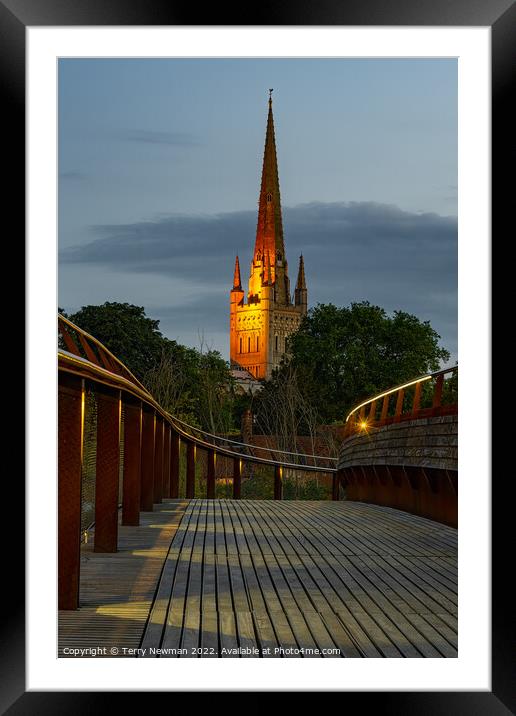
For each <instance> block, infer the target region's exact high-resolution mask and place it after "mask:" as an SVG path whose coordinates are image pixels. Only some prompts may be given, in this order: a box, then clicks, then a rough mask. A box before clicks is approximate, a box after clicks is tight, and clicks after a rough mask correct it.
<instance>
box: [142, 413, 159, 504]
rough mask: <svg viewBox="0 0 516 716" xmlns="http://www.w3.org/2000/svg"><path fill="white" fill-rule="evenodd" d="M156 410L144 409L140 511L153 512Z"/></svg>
mask: <svg viewBox="0 0 516 716" xmlns="http://www.w3.org/2000/svg"><path fill="white" fill-rule="evenodd" d="M155 424H156V417H155V415H154V410H148V409H147V410H146V409H145V408H144V409H143V420H142V461H141V493H140V509H142V510H145V511H146V512H152V509H153V503H154V434H155V426H156V425H155Z"/></svg>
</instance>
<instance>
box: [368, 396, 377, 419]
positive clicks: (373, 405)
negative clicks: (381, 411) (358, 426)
mask: <svg viewBox="0 0 516 716" xmlns="http://www.w3.org/2000/svg"><path fill="white" fill-rule="evenodd" d="M375 414H376V400H373V401H372V403H371V407H370V408H369V415H368V416H367V422H368V423H369V424H371V423H373V422H374V418H375Z"/></svg>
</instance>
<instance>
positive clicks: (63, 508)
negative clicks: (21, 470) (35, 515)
mask: <svg viewBox="0 0 516 716" xmlns="http://www.w3.org/2000/svg"><path fill="white" fill-rule="evenodd" d="M83 406H84V381H83V380H81V379H80V378H79V379H78V378H75V377H72V376H68V375H63V374H59V391H58V500H57V502H58V505H57V544H58V550H57V552H58V608H59V609H77V607H78V606H79V571H80V570H79V566H80V547H81V469H82V440H83V426H84V410H83Z"/></svg>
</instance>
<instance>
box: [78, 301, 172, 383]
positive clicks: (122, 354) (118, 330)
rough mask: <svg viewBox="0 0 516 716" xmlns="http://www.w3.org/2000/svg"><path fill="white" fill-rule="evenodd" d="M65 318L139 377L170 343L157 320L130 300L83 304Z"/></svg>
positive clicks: (158, 358)
mask: <svg viewBox="0 0 516 716" xmlns="http://www.w3.org/2000/svg"><path fill="white" fill-rule="evenodd" d="M69 318H70V320H71V321H72V322H73V323H75V324H77V325H78V326H79V328H82V329H83V330H84V331H86V332H87V333H91V335H92V336H94V338H97V340H99V341H100V342H101V343H103V344H104V345H105V346H106V348H109V350H110V351H111V352H112V353H113V354H114V355H115V356H116V357H117V358H119V359H120V360H121V361H122V363H124V364H125V365H126V366H127V367H128V368H129V370H130V371H132V372H133V373H134V374H135V376H136V377H137V378H138V379H140V380H142V378H143V377H144V376H145V374H146V373H147V372H148V371H149V370H151V369H152V368H153V367H154V366H155V365H156V363H157V362H158V361H159V360H160V359H161V355H162V351H163V348H164V347H166V344H167V343H172V342H171V341H168V339H166V338H164V337H163V335H162V334H161V332H160V331H159V329H158V326H159V321H155V320H153V319H152V318H148V317H147V316H146V315H145V309H144V308H143V307H142V306H133V305H132V304H130V303H109V302H106V303H103V304H102V305H101V306H83V307H82V308H81V309H80V310H79V311H77V313H73V314H72V315H71V316H69Z"/></svg>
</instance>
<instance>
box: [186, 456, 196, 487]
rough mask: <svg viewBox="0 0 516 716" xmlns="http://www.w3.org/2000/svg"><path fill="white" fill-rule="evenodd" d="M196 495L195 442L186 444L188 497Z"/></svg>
mask: <svg viewBox="0 0 516 716" xmlns="http://www.w3.org/2000/svg"><path fill="white" fill-rule="evenodd" d="M194 497H195V444H194V443H192V442H188V443H187V444H186V498H187V499H188V500H190V499H192V498H194Z"/></svg>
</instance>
